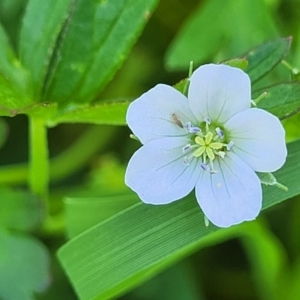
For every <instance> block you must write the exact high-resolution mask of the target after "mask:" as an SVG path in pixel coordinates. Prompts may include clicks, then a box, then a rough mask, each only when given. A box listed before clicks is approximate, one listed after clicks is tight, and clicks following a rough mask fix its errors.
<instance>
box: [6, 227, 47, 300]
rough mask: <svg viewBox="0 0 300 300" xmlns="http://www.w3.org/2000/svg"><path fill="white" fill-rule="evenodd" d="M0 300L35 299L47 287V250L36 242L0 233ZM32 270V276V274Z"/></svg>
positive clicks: (35, 240) (20, 236)
mask: <svg viewBox="0 0 300 300" xmlns="http://www.w3.org/2000/svg"><path fill="white" fill-rule="evenodd" d="M0 243H1V249H0V258H1V259H0V269H1V273H0V297H1V299H22V300H23V299H24V300H33V299H35V297H34V294H35V293H38V292H42V291H44V290H45V289H46V288H47V286H48V285H49V283H50V276H49V258H48V253H47V250H46V249H45V247H44V245H43V244H41V242H40V241H38V240H37V239H36V238H32V237H30V236H28V235H25V234H22V235H21V234H12V233H9V232H6V231H3V230H2V229H0ZM33 270H34V272H33Z"/></svg>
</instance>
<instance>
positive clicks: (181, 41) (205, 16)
mask: <svg viewBox="0 0 300 300" xmlns="http://www.w3.org/2000/svg"><path fill="white" fill-rule="evenodd" d="M212 16H213V18H212ZM262 28H263V30H262ZM276 35H277V34H276V28H275V24H274V23H273V21H272V19H271V18H270V15H269V11H268V10H267V9H266V4H265V2H264V1H261V0H242V1H236V0H227V1H219V0H209V1H202V2H201V3H200V5H199V7H198V8H197V10H196V11H195V12H194V13H193V14H192V15H191V17H190V18H189V19H188V20H187V22H186V23H185V24H184V25H183V27H182V28H181V30H180V31H179V34H178V35H177V36H176V38H175V39H174V41H173V42H172V44H171V45H170V47H169V49H168V51H167V54H166V65H167V67H169V68H170V69H173V70H181V69H186V68H187V67H188V65H189V62H190V61H191V60H192V61H194V63H195V64H196V65H199V64H201V63H203V62H205V61H207V60H211V59H212V58H213V59H214V60H215V61H216V60H217V61H219V60H224V59H227V58H229V57H233V56H236V55H238V54H239V53H242V52H245V51H246V50H247V49H249V48H250V47H252V46H253V45H255V44H258V43H262V42H263V41H264V40H266V39H270V38H273V37H275V36H276Z"/></svg>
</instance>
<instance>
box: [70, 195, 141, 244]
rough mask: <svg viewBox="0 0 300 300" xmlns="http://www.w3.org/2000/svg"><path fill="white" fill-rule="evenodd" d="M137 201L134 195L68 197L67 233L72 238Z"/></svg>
mask: <svg viewBox="0 0 300 300" xmlns="http://www.w3.org/2000/svg"><path fill="white" fill-rule="evenodd" d="M137 202H138V198H137V197H133V196H132V195H120V196H117V197H116V196H114V197H113V196H111V197H109V196H107V197H98V198H92V197H89V198H66V200H65V207H66V226H67V235H68V237H69V238H72V237H74V236H76V235H78V234H79V233H81V232H83V231H85V230H86V229H89V228H90V227H92V226H93V225H96V224H98V223H100V222H101V221H103V220H105V219H107V218H109V217H111V216H113V215H115V214H117V213H118V212H120V211H122V210H124V209H125V208H128V207H130V206H132V205H133V204H135V203H137Z"/></svg>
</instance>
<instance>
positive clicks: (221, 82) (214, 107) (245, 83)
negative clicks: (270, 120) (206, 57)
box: [188, 64, 251, 123]
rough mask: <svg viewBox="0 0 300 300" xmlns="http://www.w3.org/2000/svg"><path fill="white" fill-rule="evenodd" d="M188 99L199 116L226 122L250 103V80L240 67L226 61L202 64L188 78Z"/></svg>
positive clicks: (200, 118)
mask: <svg viewBox="0 0 300 300" xmlns="http://www.w3.org/2000/svg"><path fill="white" fill-rule="evenodd" d="M188 99H189V104H190V108H191V110H192V112H193V114H194V115H195V116H196V118H197V119H198V120H203V119H204V118H205V117H210V119H211V120H212V121H217V122H218V123H224V122H226V121H227V120H228V119H229V118H230V117H232V116H234V115H235V114H236V113H238V112H240V111H243V110H245V109H248V108H250V106H251V83H250V79H249V77H248V75H247V74H246V73H244V72H243V71H241V70H240V69H237V68H233V67H229V66H226V65H214V64H209V65H204V66H201V67H200V68H198V69H197V70H196V71H195V72H194V73H193V75H192V76H191V79H190V86H189V93H188Z"/></svg>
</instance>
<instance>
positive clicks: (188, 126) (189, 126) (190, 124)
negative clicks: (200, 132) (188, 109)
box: [185, 122, 192, 131]
mask: <svg viewBox="0 0 300 300" xmlns="http://www.w3.org/2000/svg"><path fill="white" fill-rule="evenodd" d="M191 127H192V122H187V123H185V128H186V130H187V131H189V129H190V128H191Z"/></svg>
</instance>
